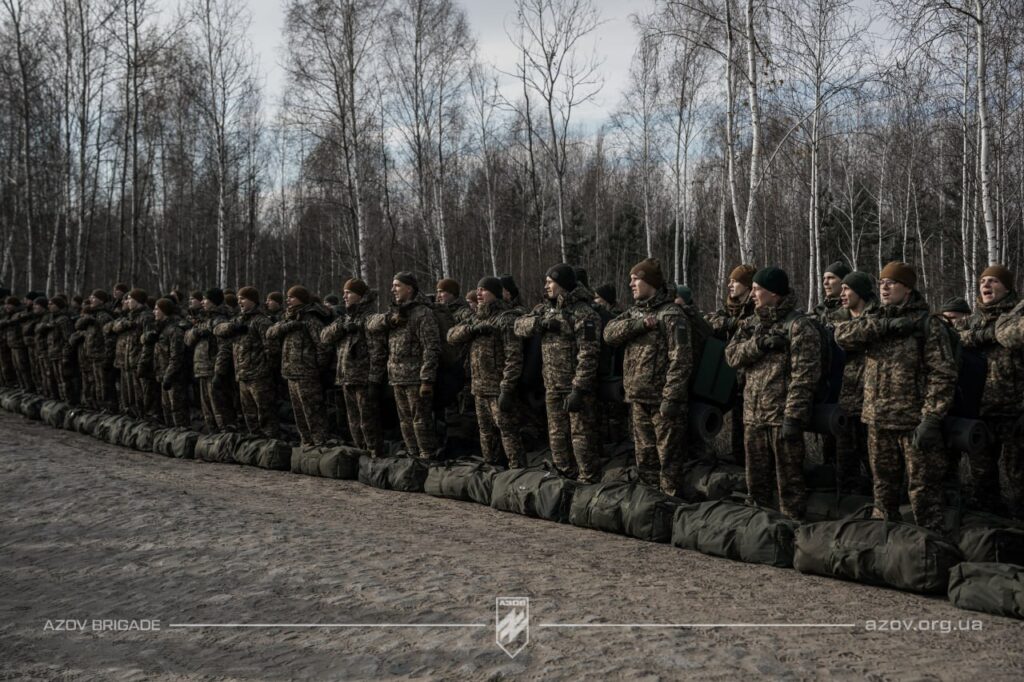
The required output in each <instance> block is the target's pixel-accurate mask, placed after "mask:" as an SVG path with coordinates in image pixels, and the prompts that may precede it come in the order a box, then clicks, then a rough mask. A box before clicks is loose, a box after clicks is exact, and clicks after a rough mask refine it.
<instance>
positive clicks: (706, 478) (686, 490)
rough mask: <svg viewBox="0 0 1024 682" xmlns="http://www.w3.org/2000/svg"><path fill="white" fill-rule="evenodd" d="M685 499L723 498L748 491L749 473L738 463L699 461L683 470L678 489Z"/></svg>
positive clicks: (693, 500) (695, 500)
mask: <svg viewBox="0 0 1024 682" xmlns="http://www.w3.org/2000/svg"><path fill="white" fill-rule="evenodd" d="M677 492H678V493H679V496H680V497H682V498H683V499H684V500H688V501H692V502H701V501H705V500H721V499H723V498H726V497H729V496H730V495H732V494H733V493H746V492H747V473H746V471H745V470H744V468H743V467H741V466H738V465H736V464H722V463H719V462H714V463H708V462H697V463H695V464H691V465H690V466H688V467H686V469H685V470H684V471H683V480H682V484H681V485H680V487H679V490H678V491H677Z"/></svg>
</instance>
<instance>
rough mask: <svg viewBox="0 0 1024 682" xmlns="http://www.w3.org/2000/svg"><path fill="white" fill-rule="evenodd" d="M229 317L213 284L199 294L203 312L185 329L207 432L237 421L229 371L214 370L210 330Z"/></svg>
mask: <svg viewBox="0 0 1024 682" xmlns="http://www.w3.org/2000/svg"><path fill="white" fill-rule="evenodd" d="M231 317H232V315H231V310H230V309H229V308H228V307H227V306H226V305H224V292H223V291H221V290H220V289H218V288H216V287H214V288H211V289H208V290H207V291H206V293H205V294H204V295H203V311H202V313H201V315H200V317H199V319H198V320H197V321H195V322H193V324H192V328H191V329H189V330H188V331H187V332H185V345H186V346H188V347H189V348H191V349H192V375H193V376H194V377H195V378H196V379H197V380H198V381H199V405H200V408H201V409H202V413H203V422H205V424H206V430H207V431H208V432H209V433H216V432H217V431H233V430H234V429H235V425H236V423H237V415H236V414H235V405H234V399H233V397H232V395H231V393H230V390H231V388H232V387H231V377H230V374H229V373H228V372H229V370H228V368H226V367H222V368H221V370H222V372H223V373H222V374H217V373H216V371H215V370H216V369H217V367H216V364H217V337H216V336H214V334H213V330H214V328H215V327H216V326H217V325H219V324H221V323H223V322H227V321H228V320H229V319H230V318H231ZM217 377H220V378H219V379H218V378H217Z"/></svg>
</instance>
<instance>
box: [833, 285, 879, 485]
mask: <svg viewBox="0 0 1024 682" xmlns="http://www.w3.org/2000/svg"><path fill="white" fill-rule="evenodd" d="M877 309H878V304H877V302H872V303H870V304H869V305H867V306H866V307H865V308H864V310H863V312H862V313H861V315H873V314H875V312H876V311H877ZM852 319H855V318H853V317H849V319H847V320H842V321H837V322H836V323H835V330H836V332H835V333H836V334H838V333H839V331H838V330H839V329H840V328H841V327H842V325H844V324H847V323H848V322H849V321H850V320H852ZM843 350H844V353H845V355H846V361H845V362H844V364H843V385H842V388H841V390H840V392H839V407H840V408H841V409H842V410H843V412H844V413H845V414H846V416H847V418H848V422H849V426H848V427H847V430H846V431H845V432H844V433H843V434H841V435H840V436H839V437H837V438H836V459H835V462H836V487H837V489H838V491H839V493H841V494H844V493H851V494H860V493H862V492H864V491H863V490H861V489H860V487H859V485H858V483H859V481H860V480H862V479H861V469H862V468H863V469H865V470H866V471H870V470H871V465H870V463H869V461H868V459H867V448H868V430H867V426H866V425H865V424H864V422H863V421H861V412H862V410H863V407H864V348H863V347H857V346H856V344H855V343H854V342H853V341H852V340H850V341H848V342H847V347H846V348H844V349H843Z"/></svg>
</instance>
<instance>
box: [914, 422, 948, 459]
mask: <svg viewBox="0 0 1024 682" xmlns="http://www.w3.org/2000/svg"><path fill="white" fill-rule="evenodd" d="M941 446H942V420H941V419H939V418H938V417H936V416H935V415H934V414H926V415H925V416H923V417H921V423H920V424H918V425H917V428H916V429H914V447H915V448H917V449H918V450H933V449H935V448H938V447H941Z"/></svg>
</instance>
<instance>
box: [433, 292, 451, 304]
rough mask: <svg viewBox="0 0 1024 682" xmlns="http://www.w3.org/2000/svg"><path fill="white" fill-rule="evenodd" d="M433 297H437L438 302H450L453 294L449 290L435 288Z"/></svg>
mask: <svg viewBox="0 0 1024 682" xmlns="http://www.w3.org/2000/svg"><path fill="white" fill-rule="evenodd" d="M435 298H436V299H437V302H438V303H451V302H452V301H454V300H455V296H453V295H452V294H451V293H450V292H447V291H442V290H440V289H438V290H437V292H436V296H435Z"/></svg>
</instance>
